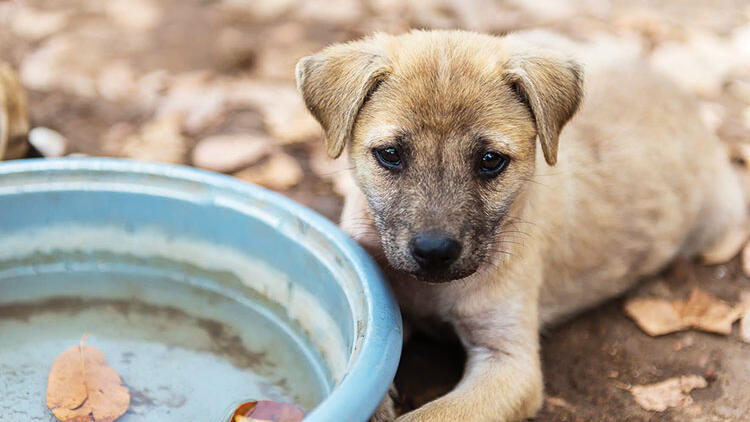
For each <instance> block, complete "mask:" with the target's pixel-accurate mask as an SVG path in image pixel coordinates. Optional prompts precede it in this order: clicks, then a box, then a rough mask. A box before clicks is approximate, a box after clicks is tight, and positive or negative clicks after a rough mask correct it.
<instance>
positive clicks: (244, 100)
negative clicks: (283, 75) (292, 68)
mask: <svg viewBox="0 0 750 422" xmlns="http://www.w3.org/2000/svg"><path fill="white" fill-rule="evenodd" d="M226 90H227V95H228V96H229V100H230V103H231V104H233V105H250V106H252V107H254V108H256V109H257V110H258V111H259V112H260V114H261V115H262V116H263V123H264V125H265V126H266V129H267V130H268V133H269V134H270V135H271V136H273V137H274V138H276V139H278V140H279V141H281V143H284V144H291V143H297V142H304V141H309V140H310V139H315V138H319V137H320V134H321V129H320V125H319V124H318V122H317V121H315V119H314V118H313V117H312V115H310V112H309V111H308V110H307V108H306V107H305V104H304V102H303V101H302V98H301V97H300V95H299V93H298V92H297V90H296V89H295V88H294V85H293V84H291V83H289V84H281V83H271V82H263V81H252V80H236V81H229V82H228V83H227V86H226Z"/></svg>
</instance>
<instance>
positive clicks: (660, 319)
mask: <svg viewBox="0 0 750 422" xmlns="http://www.w3.org/2000/svg"><path fill="white" fill-rule="evenodd" d="M625 313H627V314H628V316H629V317H631V318H632V319H633V320H634V321H635V322H636V324H638V326H639V327H641V329H642V330H643V331H645V332H646V334H648V335H650V336H660V335H663V334H669V333H673V332H675V331H680V330H684V329H686V328H688V324H686V323H685V322H684V321H683V320H682V317H681V316H680V313H679V312H677V310H676V309H675V308H674V306H673V305H672V302H669V301H667V300H664V299H655V298H646V299H640V298H636V299H631V300H628V301H627V302H626V303H625Z"/></svg>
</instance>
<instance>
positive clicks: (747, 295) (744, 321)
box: [737, 291, 750, 343]
mask: <svg viewBox="0 0 750 422" xmlns="http://www.w3.org/2000/svg"><path fill="white" fill-rule="evenodd" d="M737 308H738V312H739V313H740V314H741V315H742V316H741V318H740V339H741V340H742V341H744V342H745V343H750V291H744V292H742V293H741V294H740V304H739V305H737Z"/></svg>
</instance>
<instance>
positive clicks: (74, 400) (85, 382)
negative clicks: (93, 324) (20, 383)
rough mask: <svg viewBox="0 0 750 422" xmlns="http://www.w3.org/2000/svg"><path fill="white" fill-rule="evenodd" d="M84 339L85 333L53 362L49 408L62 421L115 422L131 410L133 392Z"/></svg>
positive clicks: (48, 390)
mask: <svg viewBox="0 0 750 422" xmlns="http://www.w3.org/2000/svg"><path fill="white" fill-rule="evenodd" d="M85 341H86V335H85V334H84V336H83V338H81V342H80V344H78V345H76V346H73V347H70V348H69V349H67V350H65V351H64V352H63V353H61V354H60V355H59V356H58V357H57V358H56V359H55V361H54V362H53V363H52V369H51V370H50V373H49V378H48V381H47V407H48V408H49V409H50V410H51V411H52V413H53V414H54V415H55V417H56V418H57V419H59V420H61V421H63V422H74V421H75V422H112V421H114V420H116V419H117V418H119V417H120V416H122V415H123V414H124V413H125V412H126V411H127V410H128V406H130V392H129V391H128V388H127V387H125V386H123V385H122V380H121V379H120V376H119V375H117V372H116V371H115V370H114V369H113V368H112V367H111V366H107V364H106V363H107V358H106V357H105V356H104V353H102V351H101V350H99V349H97V348H95V347H92V346H86V345H85V344H84V343H85Z"/></svg>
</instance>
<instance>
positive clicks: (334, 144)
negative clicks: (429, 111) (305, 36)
mask: <svg viewBox="0 0 750 422" xmlns="http://www.w3.org/2000/svg"><path fill="white" fill-rule="evenodd" d="M386 67H387V62H386V59H385V55H384V54H382V52H381V51H380V50H379V49H378V48H377V46H376V45H375V43H374V42H373V41H371V40H365V41H358V42H353V43H347V44H337V45H334V46H331V47H328V48H327V49H325V50H323V51H322V52H320V53H318V54H315V55H312V56H307V57H303V58H302V59H300V61H299V62H298V63H297V67H296V69H295V75H296V78H297V89H298V90H299V92H300V93H301V94H302V98H303V99H304V101H305V105H306V106H307V109H308V110H310V113H312V115H313V116H314V117H315V118H316V119H317V120H318V122H319V123H320V125H321V126H322V127H323V131H324V132H325V141H326V150H327V152H328V156H329V157H331V158H336V157H338V156H339V155H341V152H342V151H343V150H344V147H345V146H346V144H347V143H348V142H349V140H350V139H351V135H352V130H353V129H354V122H355V120H356V119H357V114H359V110H360V109H361V108H362V105H364V103H365V101H366V100H367V98H368V96H369V94H370V93H371V92H372V91H373V90H374V89H375V88H376V86H377V85H378V82H379V81H381V80H382V77H383V76H384V75H385V73H386Z"/></svg>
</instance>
